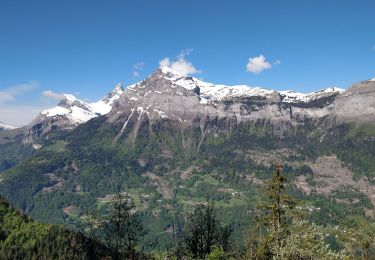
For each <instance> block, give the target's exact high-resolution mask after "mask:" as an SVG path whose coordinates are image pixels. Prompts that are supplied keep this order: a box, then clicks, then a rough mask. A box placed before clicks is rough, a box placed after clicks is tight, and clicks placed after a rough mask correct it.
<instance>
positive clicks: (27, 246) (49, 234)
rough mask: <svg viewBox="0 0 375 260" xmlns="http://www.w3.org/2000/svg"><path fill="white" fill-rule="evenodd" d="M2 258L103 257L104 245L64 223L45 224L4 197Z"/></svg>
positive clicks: (0, 236)
mask: <svg viewBox="0 0 375 260" xmlns="http://www.w3.org/2000/svg"><path fill="white" fill-rule="evenodd" d="M0 224H1V225H0V258H1V259H100V258H101V257H102V256H105V251H104V249H105V248H104V247H103V246H102V245H101V244H100V243H98V242H95V241H93V240H90V239H88V238H86V237H84V236H83V235H81V234H78V233H74V232H72V231H69V230H67V229H65V228H63V227H60V226H54V225H49V224H42V223H39V222H36V221H34V220H33V219H31V218H30V217H28V216H26V215H24V214H22V213H20V212H19V211H18V210H16V209H15V208H13V207H11V206H10V205H9V204H8V203H7V202H6V201H5V200H4V199H3V198H0Z"/></svg>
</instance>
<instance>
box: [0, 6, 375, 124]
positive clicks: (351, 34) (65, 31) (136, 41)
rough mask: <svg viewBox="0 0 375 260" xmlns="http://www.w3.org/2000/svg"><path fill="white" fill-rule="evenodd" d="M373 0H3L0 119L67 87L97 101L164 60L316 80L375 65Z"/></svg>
mask: <svg viewBox="0 0 375 260" xmlns="http://www.w3.org/2000/svg"><path fill="white" fill-rule="evenodd" d="M374 10H375V1H373V0H369V1H366V0H362V1H355V0H352V1H350V0H330V1H326V0H314V1H312V0H304V1H301V0H283V1H280V0H274V1H271V0H265V1H251V0H243V1H240V0H213V1H210V0H180V1H172V0H134V1H127V0H118V1H116V0H107V1H102V0H89V1H84V0H80V1H76V0H64V1H55V0H46V1H39V0H33V1H28V0H19V1H14V0H1V1H0V121H1V122H4V123H7V124H11V125H15V126H21V125H25V124H27V123H28V122H30V121H31V120H32V119H33V117H35V116H36V115H37V114H38V112H40V111H41V110H43V109H46V108H49V107H52V106H54V105H55V104H57V103H58V99H59V98H60V97H61V94H62V93H72V94H74V95H76V96H77V97H79V98H80V99H82V100H87V101H96V100H98V99H99V98H101V97H102V96H104V95H105V94H106V93H108V92H110V91H111V90H112V89H113V88H114V87H115V85H116V84H117V83H119V82H121V83H123V85H124V86H126V85H129V84H131V83H134V82H137V81H140V80H142V79H143V78H145V77H147V76H148V75H149V74H151V73H152V72H153V71H155V70H156V69H157V68H158V67H159V66H160V65H163V66H169V67H171V68H173V69H175V70H180V71H181V72H184V73H187V74H191V75H193V76H195V77H197V78H200V79H203V80H205V81H207V82H212V83H217V84H227V85H235V84H247V85H249V86H261V87H265V88H271V89H276V90H289V89H290V90H294V91H298V92H304V93H307V92H312V91H317V90H320V89H323V88H326V87H330V86H338V87H341V88H348V87H349V86H350V85H351V84H353V83H355V82H358V81H361V80H366V79H369V78H374V77H375V20H374Z"/></svg>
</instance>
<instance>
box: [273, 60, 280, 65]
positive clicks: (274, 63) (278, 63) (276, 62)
mask: <svg viewBox="0 0 375 260" xmlns="http://www.w3.org/2000/svg"><path fill="white" fill-rule="evenodd" d="M280 64H281V60H276V61H274V62H273V65H280Z"/></svg>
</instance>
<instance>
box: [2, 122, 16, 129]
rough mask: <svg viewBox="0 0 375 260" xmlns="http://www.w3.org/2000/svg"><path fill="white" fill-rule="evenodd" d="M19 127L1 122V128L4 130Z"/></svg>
mask: <svg viewBox="0 0 375 260" xmlns="http://www.w3.org/2000/svg"><path fill="white" fill-rule="evenodd" d="M16 128H17V127H14V126H10V125H7V124H4V123H2V122H0V130H1V129H3V130H12V129H16Z"/></svg>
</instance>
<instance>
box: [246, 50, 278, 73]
mask: <svg viewBox="0 0 375 260" xmlns="http://www.w3.org/2000/svg"><path fill="white" fill-rule="evenodd" d="M270 68H272V65H271V64H270V63H269V62H267V61H266V58H265V57H264V56H263V55H259V56H258V57H254V58H249V62H248V63H247V65H246V69H247V71H249V72H252V73H254V74H259V73H261V72H262V71H263V70H266V69H270Z"/></svg>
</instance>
